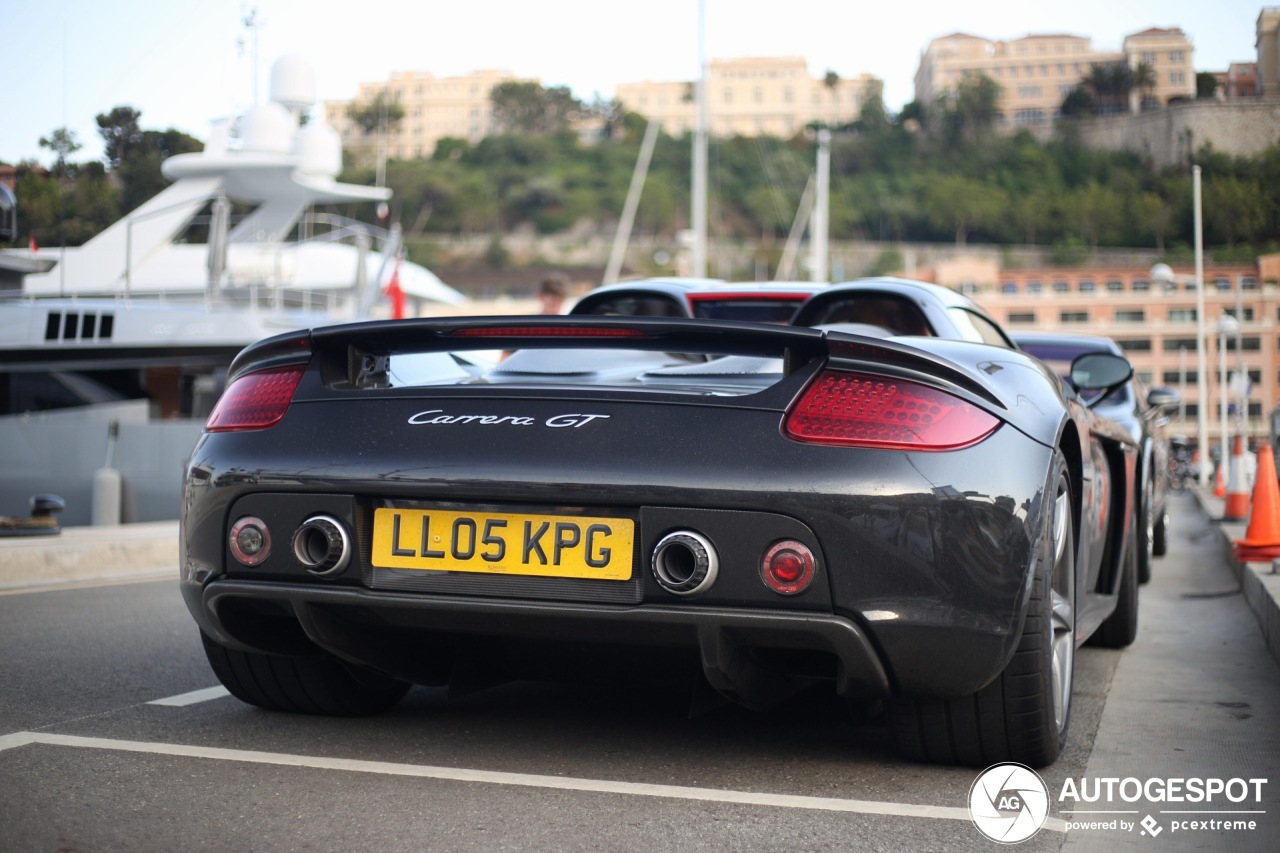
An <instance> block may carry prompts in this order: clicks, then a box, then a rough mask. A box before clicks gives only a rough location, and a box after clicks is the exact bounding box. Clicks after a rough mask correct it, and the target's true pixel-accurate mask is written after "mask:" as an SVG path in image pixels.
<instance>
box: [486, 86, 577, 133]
mask: <svg viewBox="0 0 1280 853" xmlns="http://www.w3.org/2000/svg"><path fill="white" fill-rule="evenodd" d="M489 100H490V101H491V102H492V104H493V119H494V123H495V124H496V125H497V126H498V128H499V129H500V130H501V132H503V133H527V134H544V135H545V134H554V133H562V132H564V131H566V130H568V129H569V127H570V124H571V123H572V121H573V120H574V119H576V118H577V117H578V116H579V115H581V114H582V111H583V106H582V103H581V102H580V101H578V100H577V99H576V98H574V97H573V94H572V93H571V92H570V91H569V89H568V87H566V86H553V87H551V88H549V89H547V88H543V86H542V84H540V83H534V82H519V81H512V82H508V83H499V84H498V85H497V86H494V87H493V91H492V92H490V94H489Z"/></svg>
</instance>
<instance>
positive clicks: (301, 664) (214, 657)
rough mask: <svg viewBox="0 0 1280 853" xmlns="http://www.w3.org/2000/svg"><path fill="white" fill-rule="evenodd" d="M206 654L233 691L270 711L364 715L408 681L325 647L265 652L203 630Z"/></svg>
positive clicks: (394, 698) (391, 699) (396, 697)
mask: <svg viewBox="0 0 1280 853" xmlns="http://www.w3.org/2000/svg"><path fill="white" fill-rule="evenodd" d="M200 638H201V639H202V640H203V641H204V652H205V656H206V657H208V658H209V665H210V666H212V667H213V671H214V674H215V675H217V676H218V680H219V681H221V682H222V684H223V686H224V687H226V688H227V690H229V691H231V695H232V696H235V697H236V698H237V699H239V700H240V701H242V702H247V703H249V704H250V705H257V706H259V707H261V708H267V709H269V710H272V711H289V712H292V713H298V714H322V715H326V716H334V717H362V716H366V715H368V714H376V713H379V712H381V711H385V710H387V709H388V708H390V707H391V706H392V705H394V704H395V703H396V702H398V701H400V698H401V697H402V696H404V694H405V692H406V691H408V689H409V685H408V684H407V683H405V682H403V681H397V680H395V679H393V678H388V677H387V676H385V675H380V674H378V673H376V672H371V671H368V670H361V669H357V668H355V667H349V666H348V665H347V664H345V663H343V662H342V661H341V660H339V659H338V658H336V657H334V656H332V655H330V654H328V653H326V652H323V651H317V654H316V655H314V656H309V657H293V656H286V655H267V654H261V653H258V652H242V651H240V650H239V649H232V648H228V647H226V646H224V645H222V644H221V643H219V642H217V641H216V640H214V639H212V638H211V637H209V636H208V635H207V634H205V633H204V632H203V631H202V632H200Z"/></svg>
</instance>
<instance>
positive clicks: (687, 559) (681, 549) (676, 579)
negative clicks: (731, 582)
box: [649, 530, 720, 595]
mask: <svg viewBox="0 0 1280 853" xmlns="http://www.w3.org/2000/svg"><path fill="white" fill-rule="evenodd" d="M649 565H650V568H652V570H653V576H654V577H655V578H657V580H658V584H659V585H660V586H661V587H662V588H663V589H665V590H666V591H667V592H670V593H672V594H674V595H699V594H701V593H704V592H706V591H707V590H708V589H710V588H711V585H712V584H713V583H715V582H716V574H717V573H718V572H719V571H720V558H719V556H718V555H717V554H716V549H715V546H714V545H712V544H711V542H710V541H708V540H707V538H706V537H705V536H703V535H702V534H701V533H697V532H695V531H692V530H677V531H675V532H674V533H668V534H667V535H666V536H664V537H662V539H661V540H660V541H659V542H658V544H657V546H655V547H654V549H653V556H652V557H651V558H650V560H649Z"/></svg>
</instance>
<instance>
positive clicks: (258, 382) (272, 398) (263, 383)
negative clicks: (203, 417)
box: [204, 365, 305, 432]
mask: <svg viewBox="0 0 1280 853" xmlns="http://www.w3.org/2000/svg"><path fill="white" fill-rule="evenodd" d="M304 369H305V368H304V367H303V366H301V365H295V366H293V367H286V368H283V369H280V370H264V371H261V372H260V373H248V374H245V375H244V376H241V377H240V378H239V379H237V380H236V381H234V382H232V383H231V385H230V387H228V388H227V390H226V392H225V393H223V395H222V398H221V399H219V400H218V404H217V405H216V406H214V407H213V414H211V415H209V422H208V423H206V424H205V425H204V428H205V430H206V431H208V432H230V431H237V430H246V429H266V428H267V427H269V426H274V425H275V424H276V423H277V422H279V420H280V419H281V418H283V417H284V413H285V410H286V409H288V408H289V401H291V400H292V399H293V392H294V390H295V389H297V387H298V382H299V381H300V380H301V379H302V373H303V370H304Z"/></svg>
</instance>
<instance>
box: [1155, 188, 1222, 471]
mask: <svg viewBox="0 0 1280 853" xmlns="http://www.w3.org/2000/svg"><path fill="white" fill-rule="evenodd" d="M1191 201H1192V205H1191V206H1192V209H1193V211H1194V213H1195V232H1196V233H1195V237H1196V279H1195V284H1196V396H1198V397H1199V399H1200V402H1199V404H1198V405H1197V406H1196V446H1197V447H1199V448H1200V452H1201V454H1204V455H1206V456H1207V454H1208V452H1209V419H1208V411H1207V410H1206V409H1205V403H1206V402H1207V401H1208V396H1209V393H1208V388H1207V385H1208V382H1207V377H1206V376H1205V352H1204V336H1205V328H1204V218H1203V216H1202V215H1201V205H1200V167H1199V166H1192V167H1191ZM1151 278H1152V279H1153V280H1155V281H1160V282H1173V281H1175V279H1174V277H1173V270H1172V269H1171V268H1170V267H1169V265H1168V264H1156V265H1155V266H1153V267H1152V268H1151ZM1205 461H1206V459H1204V458H1202V459H1201V464H1200V485H1201V487H1204V486H1207V485H1209V466H1208V465H1206V464H1204V463H1205Z"/></svg>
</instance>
